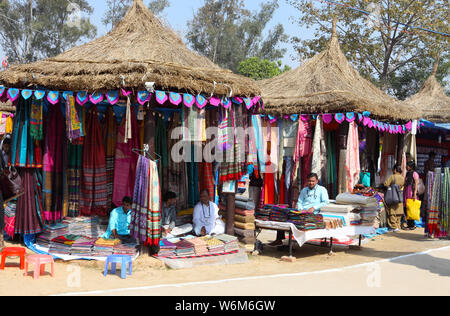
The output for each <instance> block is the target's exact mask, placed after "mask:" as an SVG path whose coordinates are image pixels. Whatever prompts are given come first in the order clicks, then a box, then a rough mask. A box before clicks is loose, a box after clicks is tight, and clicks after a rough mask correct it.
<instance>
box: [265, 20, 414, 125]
mask: <svg viewBox="0 0 450 316" xmlns="http://www.w3.org/2000/svg"><path fill="white" fill-rule="evenodd" d="M257 83H258V85H259V86H260V88H261V90H262V98H263V100H264V111H265V113H267V114H272V115H290V114H314V113H338V112H361V113H362V112H364V111H369V112H371V113H372V115H373V116H376V117H378V118H380V119H383V118H384V119H396V120H403V119H405V120H409V119H412V118H419V116H420V115H419V114H418V113H412V112H410V111H404V110H402V108H403V107H406V105H402V104H401V103H400V102H399V101H397V100H395V99H394V98H391V97H389V96H388V95H386V94H385V93H383V92H382V91H381V90H380V89H378V88H377V87H376V86H375V85H373V84H372V83H371V82H369V81H368V80H366V79H364V78H362V77H361V75H360V74H359V73H358V72H357V71H356V70H355V69H354V68H353V67H352V66H351V65H350V63H349V62H348V60H347V58H346V57H345V55H344V54H343V52H342V50H341V48H340V45H339V41H338V37H337V34H336V22H335V21H334V22H333V35H332V38H331V41H330V42H329V43H328V44H327V48H326V49H325V50H324V51H323V52H321V53H320V54H318V55H316V56H314V57H313V58H312V59H310V60H308V61H307V62H306V63H304V64H303V65H302V66H300V67H299V68H297V69H294V70H291V71H289V72H286V73H284V74H282V75H280V76H278V77H276V78H272V79H267V80H262V81H259V82H257Z"/></svg>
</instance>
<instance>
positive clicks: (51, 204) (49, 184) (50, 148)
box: [43, 106, 68, 223]
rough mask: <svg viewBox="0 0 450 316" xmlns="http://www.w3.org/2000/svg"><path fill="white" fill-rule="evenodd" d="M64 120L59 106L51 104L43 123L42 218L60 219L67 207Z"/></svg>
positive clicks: (49, 220)
mask: <svg viewBox="0 0 450 316" xmlns="http://www.w3.org/2000/svg"><path fill="white" fill-rule="evenodd" d="M64 122H65V120H64V117H63V115H62V113H61V109H60V107H59V106H51V107H50V109H49V113H48V115H47V119H46V123H45V143H44V149H43V153H44V157H43V164H44V166H43V171H44V174H43V179H44V183H43V187H44V190H43V195H44V218H45V221H46V222H51V223H54V222H57V221H61V220H62V219H63V217H64V215H66V214H64V213H65V210H67V208H68V204H67V203H68V192H66V190H65V188H66V181H67V179H66V176H65V172H66V169H67V138H66V135H65V132H66V126H65V123H64Z"/></svg>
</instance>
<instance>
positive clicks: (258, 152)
mask: <svg viewBox="0 0 450 316" xmlns="http://www.w3.org/2000/svg"><path fill="white" fill-rule="evenodd" d="M251 122H252V131H251V138H250V152H251V155H252V161H253V165H256V166H257V163H258V162H257V161H258V160H259V169H260V170H259V171H260V172H261V173H264V172H265V169H266V166H265V154H264V139H263V127H262V121H261V116H260V115H252V117H251ZM255 170H257V169H256V168H255Z"/></svg>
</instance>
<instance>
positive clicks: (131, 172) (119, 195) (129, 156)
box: [113, 108, 139, 206]
mask: <svg viewBox="0 0 450 316" xmlns="http://www.w3.org/2000/svg"><path fill="white" fill-rule="evenodd" d="M130 120H131V129H132V134H133V135H134V136H133V138H131V139H130V140H129V141H128V142H127V141H126V124H127V123H126V122H127V119H126V118H124V119H122V123H121V124H120V127H119V132H118V133H117V143H116V155H115V163H114V190H113V203H114V204H115V205H116V206H118V205H121V204H122V199H123V198H124V197H125V196H130V197H131V196H132V195H133V191H134V187H133V186H134V180H135V178H136V163H137V160H138V155H137V154H136V153H133V149H134V148H136V149H137V148H139V137H138V126H137V120H136V115H135V112H134V108H131V118H130Z"/></svg>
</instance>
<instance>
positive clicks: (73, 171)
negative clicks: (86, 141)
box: [67, 143, 83, 217]
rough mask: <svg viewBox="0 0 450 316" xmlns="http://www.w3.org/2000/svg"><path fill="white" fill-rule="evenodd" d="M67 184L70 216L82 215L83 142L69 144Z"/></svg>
mask: <svg viewBox="0 0 450 316" xmlns="http://www.w3.org/2000/svg"><path fill="white" fill-rule="evenodd" d="M68 153H69V154H68V156H69V157H68V158H69V159H68V163H67V185H68V191H69V210H68V216H69V217H78V216H79V215H80V184H81V170H82V169H81V168H82V161H83V144H72V143H69V144H68Z"/></svg>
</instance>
